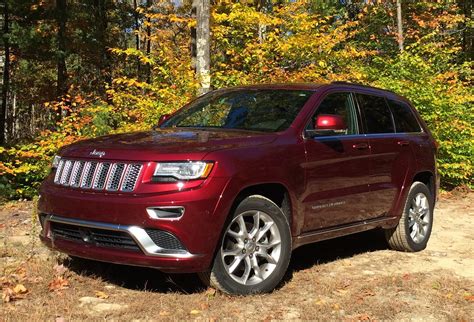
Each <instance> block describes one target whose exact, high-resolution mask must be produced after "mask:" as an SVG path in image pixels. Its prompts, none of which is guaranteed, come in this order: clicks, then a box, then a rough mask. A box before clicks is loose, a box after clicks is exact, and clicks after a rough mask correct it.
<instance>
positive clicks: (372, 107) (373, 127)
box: [356, 94, 394, 133]
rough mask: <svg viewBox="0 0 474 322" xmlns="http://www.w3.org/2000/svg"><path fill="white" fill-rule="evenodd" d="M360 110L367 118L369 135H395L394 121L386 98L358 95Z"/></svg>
mask: <svg viewBox="0 0 474 322" xmlns="http://www.w3.org/2000/svg"><path fill="white" fill-rule="evenodd" d="M356 96H357V101H358V102H359V106H360V109H361V110H362V113H363V115H364V117H365V124H366V127H367V133H393V132H394V128H393V121H392V114H391V113H390V109H389V107H388V105H387V103H386V101H385V98H383V97H380V96H372V95H365V94H356Z"/></svg>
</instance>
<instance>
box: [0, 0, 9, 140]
mask: <svg viewBox="0 0 474 322" xmlns="http://www.w3.org/2000/svg"><path fill="white" fill-rule="evenodd" d="M3 5H4V7H3V46H4V48H5V61H4V64H3V83H2V109H1V111H0V145H5V143H6V141H7V140H6V131H5V126H6V122H7V119H6V118H7V104H8V92H9V91H10V43H9V35H8V32H9V26H8V24H9V21H8V20H9V12H8V0H4V1H3Z"/></svg>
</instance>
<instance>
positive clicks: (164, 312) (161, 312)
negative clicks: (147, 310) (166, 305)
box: [158, 311, 170, 316]
mask: <svg viewBox="0 0 474 322" xmlns="http://www.w3.org/2000/svg"><path fill="white" fill-rule="evenodd" d="M158 315H159V316H168V315H170V312H168V311H160V313H158Z"/></svg>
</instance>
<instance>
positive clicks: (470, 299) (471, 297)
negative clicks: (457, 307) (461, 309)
mask: <svg viewBox="0 0 474 322" xmlns="http://www.w3.org/2000/svg"><path fill="white" fill-rule="evenodd" d="M464 298H465V299H466V301H468V302H474V295H466V296H464Z"/></svg>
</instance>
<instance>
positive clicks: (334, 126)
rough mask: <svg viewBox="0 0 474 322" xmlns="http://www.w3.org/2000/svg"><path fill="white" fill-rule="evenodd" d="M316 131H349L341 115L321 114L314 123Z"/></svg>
mask: <svg viewBox="0 0 474 322" xmlns="http://www.w3.org/2000/svg"><path fill="white" fill-rule="evenodd" d="M314 129H315V130H316V131H319V130H322V131H335V132H339V131H345V130H347V126H346V123H345V122H344V119H343V118H342V117H341V116H339V115H333V114H321V115H319V116H318V117H317V118H316V120H315V122H314Z"/></svg>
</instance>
